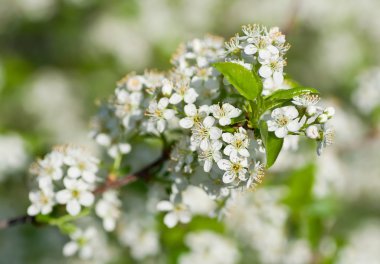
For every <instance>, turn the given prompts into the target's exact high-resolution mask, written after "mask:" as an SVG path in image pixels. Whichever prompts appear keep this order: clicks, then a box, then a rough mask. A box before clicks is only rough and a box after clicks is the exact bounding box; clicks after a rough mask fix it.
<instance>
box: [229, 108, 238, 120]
mask: <svg viewBox="0 0 380 264" xmlns="http://www.w3.org/2000/svg"><path fill="white" fill-rule="evenodd" d="M240 114H241V110H240V109H238V108H236V107H234V109H232V110H231V111H230V112H229V113H228V117H229V118H235V117H238V116H239V115H240Z"/></svg>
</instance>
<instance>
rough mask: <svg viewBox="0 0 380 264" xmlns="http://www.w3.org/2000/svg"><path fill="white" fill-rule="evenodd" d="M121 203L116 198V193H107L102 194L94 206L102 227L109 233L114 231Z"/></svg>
mask: <svg viewBox="0 0 380 264" xmlns="http://www.w3.org/2000/svg"><path fill="white" fill-rule="evenodd" d="M120 206H121V201H120V200H119V198H118V197H117V192H116V191H113V190H111V191H107V192H105V193H103V195H102V198H101V199H100V200H99V201H98V202H97V204H96V206H95V212H96V214H97V216H99V217H100V218H102V219H103V227H104V229H105V230H106V231H108V232H110V231H113V230H115V227H116V220H118V219H119V217H120Z"/></svg>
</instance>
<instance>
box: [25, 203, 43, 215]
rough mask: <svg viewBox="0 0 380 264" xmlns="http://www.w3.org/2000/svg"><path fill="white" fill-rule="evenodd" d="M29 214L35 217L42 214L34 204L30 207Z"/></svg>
mask: <svg viewBox="0 0 380 264" xmlns="http://www.w3.org/2000/svg"><path fill="white" fill-rule="evenodd" d="M27 212H28V215H31V216H34V215H37V214H38V213H39V212H40V210H39V208H38V207H37V206H36V205H34V204H32V205H30V206H29V207H28V211H27Z"/></svg>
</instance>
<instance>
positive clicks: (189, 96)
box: [169, 78, 198, 105]
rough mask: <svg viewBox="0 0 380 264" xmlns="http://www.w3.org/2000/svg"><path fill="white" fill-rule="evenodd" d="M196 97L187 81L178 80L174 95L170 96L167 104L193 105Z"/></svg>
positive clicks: (196, 94)
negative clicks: (183, 103) (181, 103)
mask: <svg viewBox="0 0 380 264" xmlns="http://www.w3.org/2000/svg"><path fill="white" fill-rule="evenodd" d="M197 97H198V93H197V92H196V91H195V89H194V88H191V87H190V84H189V80H187V79H183V78H182V79H180V80H177V82H176V85H175V86H174V93H173V94H172V95H171V97H170V99H169V102H170V103H171V104H174V105H176V104H179V103H180V102H182V101H184V102H185V103H186V104H193V103H194V102H195V101H196V100H197Z"/></svg>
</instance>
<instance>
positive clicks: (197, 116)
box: [179, 104, 209, 128]
mask: <svg viewBox="0 0 380 264" xmlns="http://www.w3.org/2000/svg"><path fill="white" fill-rule="evenodd" d="M184 111H185V114H186V117H184V118H182V119H181V120H180V121H179V125H180V126H181V127H183V128H192V127H193V126H194V124H196V123H199V122H200V121H201V120H202V119H203V118H205V117H206V116H207V115H208V112H209V110H208V106H207V105H203V106H201V107H200V108H199V109H197V107H196V106H195V105H194V104H188V105H185V107H184Z"/></svg>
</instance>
